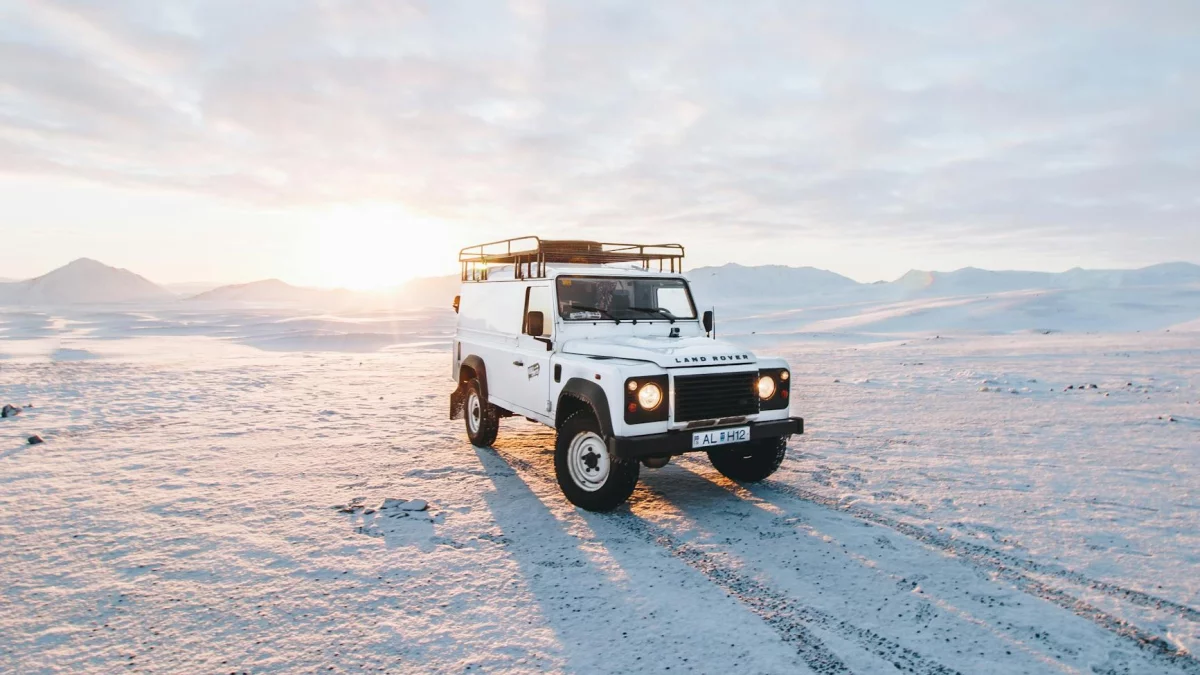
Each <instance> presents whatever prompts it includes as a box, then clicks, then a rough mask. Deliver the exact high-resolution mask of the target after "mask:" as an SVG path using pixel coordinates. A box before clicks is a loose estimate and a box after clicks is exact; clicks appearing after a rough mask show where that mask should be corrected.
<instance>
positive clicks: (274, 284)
mask: <svg viewBox="0 0 1200 675" xmlns="http://www.w3.org/2000/svg"><path fill="white" fill-rule="evenodd" d="M687 274H688V276H689V277H690V278H691V279H692V283H693V288H694V289H695V294H696V297H697V300H698V302H700V303H701V304H703V303H710V302H711V303H716V304H725V305H729V304H730V303H739V304H753V303H762V302H767V303H772V304H790V305H794V306H797V307H799V306H809V305H812V304H813V303H819V302H825V301H839V302H840V301H843V300H845V301H852V302H856V301H864V302H873V301H900V300H904V299H905V298H928V297H941V296H945V297H956V296H972V295H986V294H996V293H1008V292H1013V291H1024V290H1037V289H1044V290H1055V289H1058V290H1064V289H1065V290H1088V289H1095V290H1102V289H1129V288H1139V287H1151V286H1159V287H1171V286H1178V287H1191V286H1195V285H1200V265H1195V264H1192V263H1186V262H1177V263H1164V264H1160V265H1152V266H1150V267H1144V268H1140V269H1133V270H1086V269H1080V268H1075V269H1071V270H1067V271H1066V272H1022V271H991V270H984V269H979V268H974V267H965V268H962V269H959V270H954V271H952V272H936V271H923V270H912V271H910V272H908V273H906V274H904V275H903V276H901V277H900V278H898V279H896V280H895V281H890V282H877V283H860V282H857V281H855V280H853V279H850V278H848V277H845V276H842V275H840V274H837V273H835V272H830V271H828V270H822V269H819V268H815V267H788V266H784V265H762V266H744V265H739V264H736V263H729V264H726V265H722V266H719V267H699V268H695V269H693V270H690V271H689V272H688V273H687ZM458 286H459V280H458V276H457V275H447V276H442V277H424V278H419V279H412V280H410V281H408V282H406V283H405V284H404V285H402V286H400V287H398V288H395V289H391V290H385V291H351V290H345V289H321V288H304V287H300V286H294V285H291V284H288V283H286V282H284V281H281V280H279V279H267V280H263V281H256V282H251V283H246V284H234V285H228V286H221V287H217V288H212V289H211V290H206V291H204V292H202V293H198V294H195V295H191V294H189V293H187V292H186V291H187V290H188V289H186V287H183V288H181V287H176V288H175V290H177V291H181V292H182V293H178V292H177V293H172V292H171V291H170V290H168V289H167V288H164V287H162V286H159V285H157V284H154V283H153V282H151V281H149V280H147V279H145V278H144V277H141V276H139V275H137V274H135V273H133V272H131V271H129V270H123V269H118V268H114V267H110V266H108V265H105V264H103V263H100V262H97V261H95V260H91V259H88V258H81V259H79V260H76V261H74V262H72V263H70V264H68V265H66V266H64V267H61V268H59V269H56V270H54V271H52V272H50V273H48V274H45V275H42V276H40V277H37V278H36V279H30V280H27V281H17V282H7V283H0V303H3V304H17V305H39V304H48V305H55V304H77V303H94V304H104V303H130V302H145V301H171V300H178V299H181V298H184V299H187V300H191V301H200V302H208V303H221V302H227V303H283V304H292V305H306V304H307V305H314V306H330V305H334V306H343V307H344V306H350V305H386V306H409V307H418V306H421V307H449V306H450V303H451V301H452V299H453V297H454V295H455V294H456V293H457V292H458V291H457V289H458Z"/></svg>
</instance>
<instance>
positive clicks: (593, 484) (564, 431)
mask: <svg viewBox="0 0 1200 675" xmlns="http://www.w3.org/2000/svg"><path fill="white" fill-rule="evenodd" d="M639 469H640V465H639V464H638V463H637V462H636V461H633V460H623V459H619V458H617V457H614V456H612V455H611V454H610V453H609V451H608V444H607V443H605V441H604V436H603V435H602V434H601V433H600V425H599V424H598V423H597V422H596V418H595V417H593V416H592V413H591V412H590V411H580V412H577V413H574V414H572V415H571V416H570V417H568V418H567V419H566V420H564V421H563V423H562V424H561V425H560V426H559V427H558V438H557V440H556V441H555V444H554V474H555V476H556V477H557V478H558V486H559V487H560V488H562V491H563V494H564V495H566V497H567V500H568V501H570V502H571V503H572V504H574V505H575V506H578V507H579V508H581V509H586V510H588V511H612V510H613V509H615V508H617V507H618V506H620V505H621V504H624V503H625V500H627V499H629V495H631V494H633V488H634V487H635V486H636V485H637V481H638V473H639Z"/></svg>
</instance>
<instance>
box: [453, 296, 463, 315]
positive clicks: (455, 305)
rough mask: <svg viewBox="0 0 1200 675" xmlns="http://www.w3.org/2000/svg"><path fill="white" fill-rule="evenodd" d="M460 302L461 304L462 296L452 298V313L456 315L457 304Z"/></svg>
mask: <svg viewBox="0 0 1200 675" xmlns="http://www.w3.org/2000/svg"><path fill="white" fill-rule="evenodd" d="M460 302H462V296H461V295H456V296H454V313H455V314H458V304H459V303H460Z"/></svg>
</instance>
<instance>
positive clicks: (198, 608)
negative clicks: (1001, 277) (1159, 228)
mask: <svg viewBox="0 0 1200 675" xmlns="http://www.w3.org/2000/svg"><path fill="white" fill-rule="evenodd" d="M1027 301H1028V298H1018V299H1017V300H1014V302H1017V303H1018V305H1017V306H1019V307H1028V306H1030V305H1029V304H1028V302H1027ZM937 302H939V301H937V300H929V301H927V305H928V304H929V303H934V304H936V303H937ZM995 302H996V301H995V300H989V301H988V304H987V305H986V306H987V307H988V308H994V307H995V304H994V303H995ZM1000 302H1004V301H1003V300H1002V301H1000ZM871 307H872V308H873V309H872V310H871V311H874V312H880V311H885V310H883V309H881V308H880V306H879V305H872V306H871ZM922 307H923V308H922V309H921V310H920V311H918V312H915V313H914V312H913V311H912V308H911V307H907V308H905V307H899V308H893V310H892V312H891V313H890V314H887V315H886V316H882V318H881V317H879V316H877V317H876V318H875V319H861V320H858V321H854V320H852V319H846V320H845V321H843V323H840V324H834V325H818V326H816V327H813V326H811V325H810V324H807V323H803V322H797V321H795V320H792V319H788V318H787V316H786V314H782V315H781V314H780V313H779V312H780V311H782V310H778V311H777V310H772V312H771V313H768V314H762V315H757V316H758V317H759V318H752V317H754V316H756V315H755V313H753V312H750V313H747V314H746V315H745V316H741V317H735V316H730V317H728V320H727V321H726V323H725V324H724V325H725V326H726V327H727V328H728V329H729V333H728V334H741V336H742V339H744V340H746V341H747V342H748V343H750V344H754V345H755V346H756V348H759V349H765V348H767V347H770V348H771V349H770V351H775V352H778V353H781V354H782V355H784V356H786V357H788V358H789V359H790V360H791V363H792V365H793V370H794V373H795V376H796V382H797V385H798V386H797V388H796V392H797V394H798V395H797V396H796V398H795V402H794V405H793V412H794V413H795V414H798V415H802V416H804V417H805V418H806V420H807V427H808V433H807V434H806V435H805V436H803V437H800V438H796V439H793V441H792V443H791V450H790V455H789V458H788V460H787V461H786V462H785V464H784V467H783V469H782V470H781V471H780V472H779V473H778V474H776V476H774V477H773V478H772V479H771V480H769V481H767V482H766V483H764V484H761V485H757V486H746V487H743V486H739V485H736V484H733V483H731V482H729V481H727V480H725V479H723V478H721V477H720V476H719V475H718V474H716V473H715V472H714V471H713V470H712V469H711V468H710V467H709V466H708V463H707V461H706V460H705V459H704V458H703V456H690V457H686V458H682V459H679V460H677V461H675V462H673V463H672V464H671V465H669V466H668V467H667V468H665V469H661V470H657V471H653V470H644V471H643V473H642V482H641V484H640V486H639V488H638V490H637V492H636V493H635V494H634V497H633V499H632V500H631V503H630V505H629V508H628V509H624V510H620V511H618V512H616V513H613V514H604V515H598V514H589V513H584V512H581V511H578V510H576V509H574V508H572V507H571V506H570V505H569V504H568V503H567V502H566V501H565V499H563V498H562V496H561V494H560V493H559V491H558V488H557V486H556V485H555V483H554V480H553V475H552V466H551V458H550V454H549V451H550V447H551V445H552V438H553V437H552V432H551V431H549V430H547V429H544V428H541V427H538V426H535V425H533V424H530V423H528V422H524V421H514V420H505V421H504V422H503V423H502V426H501V434H500V439H499V441H498V442H497V444H496V447H495V448H494V449H481V448H473V447H471V445H470V444H469V443H467V442H466V439H465V435H464V433H463V431H462V428H461V422H451V421H449V420H448V419H447V415H446V409H447V394H448V391H449V388H450V386H451V383H450V381H449V379H448V367H449V366H448V364H449V355H448V350H447V348H446V335H447V332H448V330H449V329H450V326H451V325H452V315H451V314H449V312H446V311H441V312H424V313H423V312H417V311H411V312H404V313H395V314H386V313H373V314H372V313H368V314H361V315H355V316H329V315H321V316H295V315H293V314H288V313H286V312H284V311H283V310H265V309H264V310H254V311H250V310H246V309H236V310H235V309H228V310H217V309H214V308H191V307H187V308H180V307H179V306H178V305H171V306H163V307H157V308H155V307H147V308H145V309H139V310H136V311H134V310H128V309H125V310H112V311H98V310H82V309H75V310H57V311H49V310H46V311H40V310H25V311H22V312H15V311H13V312H7V313H0V403H14V404H19V405H24V404H27V403H32V404H33V407H32V408H28V409H26V410H25V411H24V412H23V413H22V414H21V415H19V416H18V417H16V418H12V419H4V420H0V672H20V673H30V672H55V671H63V672H104V673H110V672H212V673H222V672H237V673H241V672H255V673H257V672H314V671H320V672H331V671H332V672H362V671H368V672H395V673H414V672H456V673H457V672H475V671H477V670H478V671H482V672H543V671H570V672H611V673H630V672H655V673H657V672H696V673H730V672H737V673H780V672H809V671H812V672H818V673H841V672H857V673H874V672H893V671H897V669H899V672H918V673H947V672H960V673H1021V672H1028V673H1043V672H1047V673H1054V672H1066V673H1076V672H1078V673H1091V672H1099V673H1198V672H1200V660H1197V657H1195V656H1193V655H1192V653H1193V652H1195V651H1196V650H1197V649H1200V334H1198V333H1195V332H1186V331H1183V332H1181V331H1180V330H1179V327H1186V326H1180V324H1181V323H1185V322H1183V321H1182V320H1180V321H1175V319H1174V318H1172V321H1173V323H1172V325H1173V326H1176V328H1175V329H1173V330H1172V331H1171V332H1164V331H1165V329H1162V328H1160V329H1159V330H1156V331H1155V332H1153V333H1150V332H1145V333H1133V332H1130V333H1097V334H1084V333H1057V332H1051V333H1050V334H1042V333H1041V332H1029V333H1016V334H1001V335H968V334H965V333H961V332H956V331H953V330H952V331H947V332H946V333H943V334H940V335H927V334H924V333H921V332H913V333H911V334H907V335H898V334H895V333H892V334H883V333H882V332H878V331H879V330H880V326H884V321H883V319H886V320H887V321H888V322H891V323H890V324H888V325H887V327H888V328H889V330H893V331H894V330H899V328H898V326H904V327H907V328H911V327H912V326H910V325H908V324H906V323H904V322H906V321H910V320H911V317H914V316H919V315H922V314H923V313H927V312H930V311H935V309H936V308H934V307H929V306H922ZM946 307H959V306H958V305H946ZM946 311H948V310H946ZM954 311H960V310H954ZM961 311H964V312H967V313H968V314H969V313H970V312H971V311H973V310H971V309H970V308H969V307H968V308H966V309H962V310H961ZM988 311H989V312H990V311H992V309H988ZM815 313H816V314H820V312H815ZM847 316H851V315H850V314H848V313H847V312H846V311H845V310H839V312H835V313H829V314H827V315H826V316H823V317H818V318H816V319H814V321H833V320H834V319H842V318H845V317H847ZM1193 316H1194V315H1193ZM897 317H908V318H905V319H903V320H901V319H899V318H897ZM797 326H802V328H803V329H802V330H801V328H798V327H797ZM868 329H870V330H874V331H877V332H872V333H870V334H867V333H864V332H861V331H865V330H868ZM856 331H857V332H856ZM751 333H753V334H751ZM1093 385H1094V386H1093ZM34 433H37V434H40V435H42V436H43V437H44V438H45V439H46V443H44V444H41V445H27V444H26V442H25V439H26V437H28V436H30V435H32V434H34ZM387 499H393V500H395V499H403V500H410V501H408V502H404V503H394V502H393V503H389V505H388V506H387V507H386V508H380V507H381V506H382V505H383V504H384V502H385V500H387ZM412 500H424V501H425V502H427V505H428V506H427V509H426V510H406V509H410V508H413V507H414V506H415V507H419V506H420V504H419V503H414V501H412ZM360 505H361V508H359V506H360ZM668 669H669V670H668Z"/></svg>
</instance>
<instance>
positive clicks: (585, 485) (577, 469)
mask: <svg viewBox="0 0 1200 675" xmlns="http://www.w3.org/2000/svg"><path fill="white" fill-rule="evenodd" d="M611 468H612V464H611V461H610V460H609V458H608V446H606V445H605V444H604V439H603V438H600V436H599V435H598V434H596V433H594V432H591V431H585V432H583V433H581V434H576V436H575V438H573V439H571V447H570V448H568V449H567V471H569V472H570V474H571V481H572V482H573V483H575V485H577V486H578V487H579V488H580V489H581V490H583V491H585V492H595V491H596V490H599V489H600V488H602V487H604V483H605V482H607V481H608V473H609V470H610V469H611Z"/></svg>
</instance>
